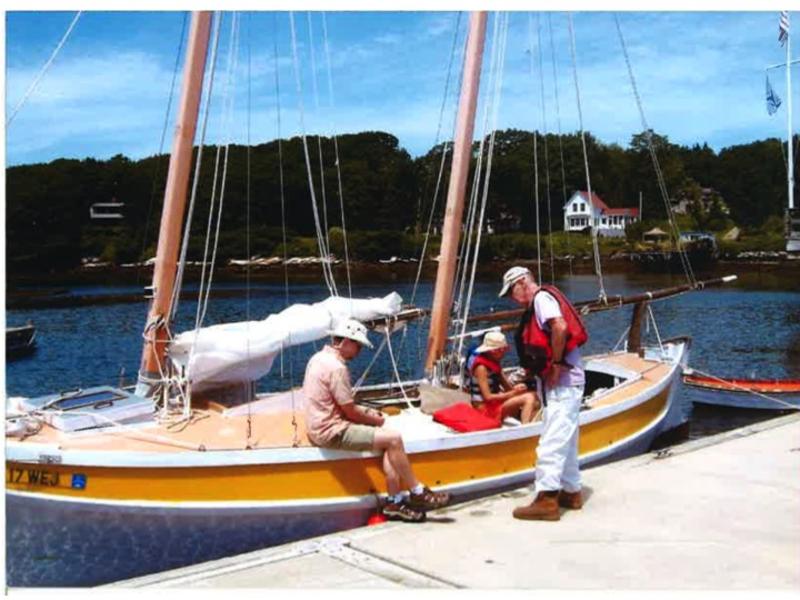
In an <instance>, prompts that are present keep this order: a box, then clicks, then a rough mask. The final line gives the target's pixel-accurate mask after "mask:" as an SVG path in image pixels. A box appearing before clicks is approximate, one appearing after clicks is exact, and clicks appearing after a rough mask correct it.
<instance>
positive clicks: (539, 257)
mask: <svg viewBox="0 0 800 600" xmlns="http://www.w3.org/2000/svg"><path fill="white" fill-rule="evenodd" d="M528 44H529V50H528V70H529V71H530V74H531V81H533V16H532V15H531V13H528ZM542 100H544V98H542ZM533 196H534V203H535V204H534V206H535V207H536V269H537V276H536V277H537V281H538V282H539V283H540V284H541V283H542V230H541V226H540V214H539V213H540V211H539V137H538V135H537V131H536V128H534V130H533Z"/></svg>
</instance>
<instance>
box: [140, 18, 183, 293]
mask: <svg viewBox="0 0 800 600" xmlns="http://www.w3.org/2000/svg"><path fill="white" fill-rule="evenodd" d="M188 16H189V13H188V12H184V13H183V24H182V25H181V35H180V38H179V39H178V52H177V53H176V54H175V66H174V67H173V69H172V82H171V83H170V86H169V99H168V100H167V110H166V112H165V113H164V126H163V127H162V129H161V141H160V142H159V144H158V154H156V156H155V158H154V162H155V165H154V166H153V185H152V189H151V190H150V204H149V205H148V207H147V216H146V217H145V220H144V233H143V234H142V251H141V252H140V253H139V257H140V259H141V257H143V256H144V251H145V250H146V249H147V230H148V229H149V228H150V219H151V216H152V214H153V203H154V202H155V198H156V191H157V188H158V171H159V166H160V165H161V163H160V162H159V158H158V157H159V156H161V155H162V154H163V153H164V142H165V140H166V137H167V127H168V126H169V114H170V111H171V110H172V99H173V98H174V97H175V81H176V80H177V78H178V71H179V69H180V60H181V52H182V50H183V40H184V38H185V37H186V23H187V22H188ZM165 158H167V159H168V158H169V157H166V156H165ZM141 276H142V265H141V263H140V266H139V268H138V269H137V270H136V283H137V284H139V282H140V281H141Z"/></svg>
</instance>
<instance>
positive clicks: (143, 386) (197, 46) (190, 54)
mask: <svg viewBox="0 0 800 600" xmlns="http://www.w3.org/2000/svg"><path fill="white" fill-rule="evenodd" d="M210 31H211V12H210V11H195V12H193V13H192V23H191V28H190V30H189V44H188V46H187V49H186V62H185V64H184V67H183V85H182V92H181V99H180V104H179V108H178V110H179V112H178V122H177V125H176V127H175V135H174V137H173V142H172V153H171V155H170V160H169V173H168V175H167V186H166V189H165V191H164V207H163V209H162V212H161V227H160V229H159V235H158V249H157V251H156V262H155V267H154V270H153V302H152V303H151V305H150V311H149V312H148V316H147V324H146V326H145V332H144V338H145V342H144V348H143V351H142V363H141V367H140V368H139V380H138V382H137V386H136V393H137V394H140V395H145V396H150V395H152V394H153V393H154V391H155V390H156V388H157V385H158V382H159V379H160V372H161V371H163V370H164V356H165V351H166V344H167V342H168V341H169V340H168V335H167V329H168V326H169V323H168V322H167V320H168V319H169V313H170V303H171V300H172V293H173V290H174V287H175V274H176V271H177V260H178V249H179V246H180V237H181V228H182V225H183V217H184V212H185V208H186V194H187V190H188V186H189V171H190V170H191V159H192V149H193V145H194V135H195V130H196V128H197V114H198V112H199V108H200V97H201V95H202V87H203V75H204V72H205V66H206V55H207V53H208V41H209V33H210Z"/></svg>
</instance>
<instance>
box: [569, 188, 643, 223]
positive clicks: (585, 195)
mask: <svg viewBox="0 0 800 600" xmlns="http://www.w3.org/2000/svg"><path fill="white" fill-rule="evenodd" d="M575 193H576V194H578V196H580V197H581V198H582V199H583V200H586V201H587V202H588V201H589V192H585V191H582V190H579V191H577V192H575ZM570 200H571V199H570ZM567 204H569V202H567ZM592 204H593V205H594V206H595V208H598V209H600V214H602V215H610V216H614V215H622V216H629V217H638V216H639V209H638V208H610V207H609V206H608V204H606V203H605V202H603V199H602V198H600V196H598V195H597V194H595V193H594V192H592ZM565 206H566V205H565Z"/></svg>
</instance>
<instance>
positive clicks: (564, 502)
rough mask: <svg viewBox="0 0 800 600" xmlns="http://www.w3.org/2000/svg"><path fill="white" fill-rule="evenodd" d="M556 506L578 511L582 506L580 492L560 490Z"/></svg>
mask: <svg viewBox="0 0 800 600" xmlns="http://www.w3.org/2000/svg"><path fill="white" fill-rule="evenodd" d="M558 505H559V506H561V507H563V508H571V509H572V510H580V509H581V507H582V506H583V495H582V494H581V491H580V490H578V491H577V492H565V491H564V490H561V492H559V494H558Z"/></svg>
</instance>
